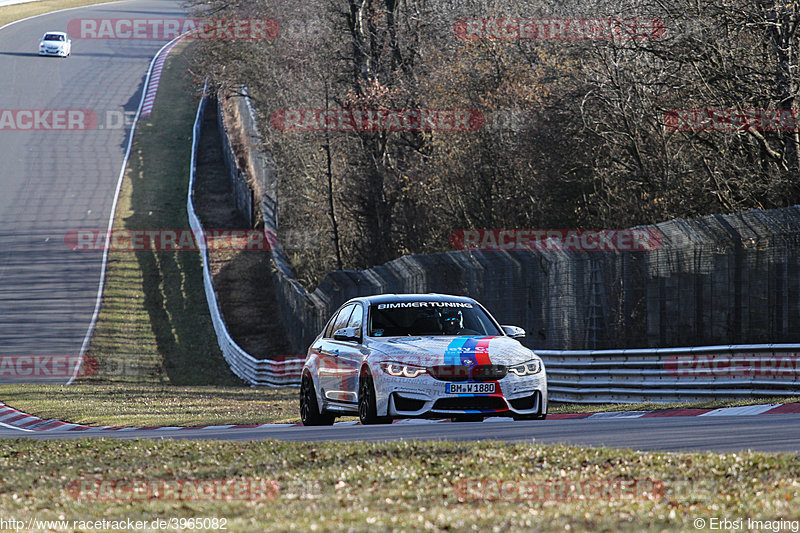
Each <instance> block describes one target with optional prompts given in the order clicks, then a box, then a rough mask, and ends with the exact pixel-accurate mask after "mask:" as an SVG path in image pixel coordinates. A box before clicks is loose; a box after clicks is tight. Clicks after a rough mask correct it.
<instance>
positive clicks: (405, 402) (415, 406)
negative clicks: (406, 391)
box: [392, 392, 425, 412]
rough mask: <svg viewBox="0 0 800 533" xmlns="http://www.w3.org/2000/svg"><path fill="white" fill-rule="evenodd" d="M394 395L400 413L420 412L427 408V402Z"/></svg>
mask: <svg viewBox="0 0 800 533" xmlns="http://www.w3.org/2000/svg"><path fill="white" fill-rule="evenodd" d="M392 394H393V395H394V406H395V408H396V409H397V410H398V411H408V412H410V411H419V410H420V409H422V408H423V407H424V406H425V400H417V399H415V398H406V397H404V396H400V395H399V394H397V393H396V392H393V393H392Z"/></svg>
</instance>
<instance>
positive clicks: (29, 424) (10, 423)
mask: <svg viewBox="0 0 800 533" xmlns="http://www.w3.org/2000/svg"><path fill="white" fill-rule="evenodd" d="M770 414H800V403H784V404H781V403H777V404H764V405H745V406H741V407H722V408H719V409H683V408H673V409H656V410H651V411H607V412H602V413H554V414H550V415H547V420H568V419H570V420H571V419H585V420H596V419H609V418H663V417H686V416H695V417H700V416H753V415H770ZM506 420H508V418H503V417H492V418H487V419H486V420H484V422H483V423H485V424H488V423H492V422H496V421H499V422H502V421H506ZM448 422H450V420H425V419H404V420H397V421H395V422H394V423H395V424H403V425H407V424H441V423H448ZM334 425H335V426H356V425H360V424H359V422H357V421H346V422H337V423H335V424H334ZM0 426H5V427H8V428H13V429H18V430H20V431H26V432H45V431H55V430H58V431H76V432H89V433H97V432H131V431H141V430H147V431H154V430H155V431H161V430H163V431H167V430H183V429H189V430H204V429H205V430H215V431H218V430H232V431H236V430H239V429H264V428H274V429H278V428H294V427H303V425H302V424H223V425H210V426H185V427H184V426H140V427H127V426H87V425H84V424H73V423H70V422H65V421H63V420H56V419H48V420H45V419H42V418H39V417H38V416H34V415H30V414H28V413H24V412H22V411H20V410H18V409H14V408H13V407H9V406H8V405H6V404H4V403H2V402H0Z"/></svg>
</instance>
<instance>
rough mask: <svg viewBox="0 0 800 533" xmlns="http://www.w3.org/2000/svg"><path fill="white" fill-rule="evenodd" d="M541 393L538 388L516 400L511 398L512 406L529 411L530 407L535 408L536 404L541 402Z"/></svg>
mask: <svg viewBox="0 0 800 533" xmlns="http://www.w3.org/2000/svg"><path fill="white" fill-rule="evenodd" d="M540 394H541V393H540V392H539V391H538V390H537V391H536V392H534V393H533V394H531V395H530V396H523V397H522V398H517V399H516V400H509V403H510V404H511V407H513V408H514V409H517V410H518V411H527V410H528V409H533V408H534V407H536V404H537V403H539V395H540Z"/></svg>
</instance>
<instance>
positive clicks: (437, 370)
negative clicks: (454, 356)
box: [428, 365, 469, 381]
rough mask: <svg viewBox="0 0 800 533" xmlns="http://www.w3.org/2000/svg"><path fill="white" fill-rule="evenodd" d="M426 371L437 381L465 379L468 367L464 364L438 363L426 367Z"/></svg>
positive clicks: (466, 378) (467, 375)
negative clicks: (437, 364)
mask: <svg viewBox="0 0 800 533" xmlns="http://www.w3.org/2000/svg"><path fill="white" fill-rule="evenodd" d="M428 373H429V374H430V375H431V376H433V377H434V378H436V379H438V380H439V381H467V380H468V379H469V367H468V366H464V365H439V366H431V367H428Z"/></svg>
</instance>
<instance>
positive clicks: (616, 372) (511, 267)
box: [215, 98, 800, 403]
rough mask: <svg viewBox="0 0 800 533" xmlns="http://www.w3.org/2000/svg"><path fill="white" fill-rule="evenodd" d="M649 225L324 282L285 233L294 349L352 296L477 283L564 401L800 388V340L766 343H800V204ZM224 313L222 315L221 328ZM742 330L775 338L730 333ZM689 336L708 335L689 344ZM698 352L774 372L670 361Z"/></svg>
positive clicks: (248, 110) (272, 195)
mask: <svg viewBox="0 0 800 533" xmlns="http://www.w3.org/2000/svg"><path fill="white" fill-rule="evenodd" d="M235 105H237V106H238V107H239V110H238V112H239V114H240V115H241V116H243V117H249V118H248V120H247V121H243V122H246V123H245V127H246V128H248V132H247V134H246V136H245V137H246V138H247V139H250V142H251V143H253V144H252V147H251V148H252V150H251V153H253V154H259V153H260V152H259V151H258V146H260V141H259V140H258V136H257V125H256V123H255V116H256V115H255V112H254V110H253V108H252V106H251V103H250V101H249V99H247V98H238V99H237V100H236V102H235ZM258 157H259V158H261V160H260V162H259V163H258V164H256V165H254V166H255V167H256V176H255V178H256V180H257V182H258V184H259V187H260V189H261V192H262V195H261V199H260V200H261V205H260V208H261V214H262V217H263V221H264V228H265V230H266V231H271V232H273V234H277V232H278V219H277V194H278V191H277V179H276V168H275V164H274V162H272V160H271V159H270V158H269V156H266V155H263V154H260V155H259V156H258ZM642 229H647V230H649V231H657V232H660V234H661V235H662V236H663V245H662V246H661V247H660V248H658V249H656V250H652V251H634V252H631V251H628V252H577V251H450V252H442V253H437V254H428V255H411V256H404V257H401V258H399V259H396V260H394V261H390V262H388V263H386V264H384V265H379V266H375V267H372V268H369V269H366V270H362V271H357V272H356V271H335V272H331V273H329V274H328V275H327V277H326V278H325V279H324V280H323V281H322V282H321V283H320V285H319V287H317V289H316V290H315V291H314V292H312V293H309V292H307V291H306V290H305V289H304V288H303V287H302V286H301V285H300V284H299V283H298V282H297V280H296V279H295V278H294V275H293V273H292V269H291V266H290V264H289V261H288V260H287V258H286V255H285V253H284V252H283V249H282V248H281V246H280V243H276V245H275V246H274V247H273V249H272V256H273V260H274V262H275V265H276V267H277V269H276V275H277V278H278V279H277V283H276V288H277V295H278V299H279V305H280V309H281V317H280V318H281V320H282V322H283V324H284V326H285V327H286V330H287V332H288V334H289V338H290V342H291V344H292V346H293V349H294V351H295V353H298V354H302V353H305V350H306V348H307V346H308V345H309V344H310V342H311V341H312V340H313V338H314V337H315V336H316V335H317V334H318V333H319V331H320V330H321V329H322V327H323V325H324V323H325V321H326V320H327V319H328V317H330V315H331V314H332V313H333V311H334V310H335V309H336V308H337V307H338V306H339V305H341V304H342V303H343V302H345V301H346V300H348V299H349V298H352V297H355V296H362V295H369V294H376V293H406V292H411V293H414V292H441V293H449V294H462V295H469V296H472V297H474V298H476V299H478V300H479V301H481V302H482V303H484V304H485V305H486V307H487V308H489V309H490V310H491V311H492V312H493V313H494V314H495V316H497V317H498V319H500V321H501V322H502V323H506V324H515V325H520V326H523V327H524V328H525V329H526V330H527V331H528V337H527V339H525V341H524V342H525V344H526V345H527V346H528V347H530V348H532V349H534V350H536V352H537V353H539V354H540V355H541V356H542V358H543V359H544V360H545V364H546V367H547V369H548V383H549V389H550V398H551V399H552V400H555V401H568V402H586V403H590V402H606V401H675V400H679V399H684V400H688V399H706V398H709V397H726V396H747V395H794V394H798V393H800V387H798V385H800V381H798V380H797V374H796V373H794V372H793V371H792V372H789V370H791V369H783V370H781V372H779V373H770V371H769V369H770V368H771V367H770V365H778V364H785V362H786V361H795V359H796V354H797V353H800V344H781V345H777V344H764V343H767V342H774V341H778V340H780V341H782V342H785V343H792V342H798V341H800V268H799V267H800V207H798V206H793V207H788V208H784V209H775V210H769V211H759V210H754V211H749V212H746V213H739V214H734V215H724V216H721V215H714V216H708V217H702V218H698V219H693V220H673V221H669V222H665V223H662V224H658V225H655V226H648V227H644V228H642ZM217 314H218V312H217ZM218 322H220V323H222V322H221V318H220V319H219V320H217V319H215V327H216V325H217V323H218ZM226 335H227V333H226ZM226 342H227V341H226ZM230 342H231V343H232V341H230ZM737 342H753V343H762V344H754V345H735V344H731V343H737ZM687 344H689V345H697V346H701V347H698V348H678V347H676V346H686V345H687ZM703 345H709V346H703ZM643 346H644V347H648V348H641V347H643ZM670 346H673V347H672V348H669V347H670ZM611 347H613V348H614V349H608V348H611ZM604 348H605V349H604ZM229 351H230V355H228V354H226V358H228V357H229V356H230V359H229V361H230V360H234V361H235V362H234V363H232V365H234V364H235V365H238V367H239V368H244V367H247V368H250V367H252V368H255V366H254V365H256V364H257V363H254V362H253V361H252V358H250V357H249V356H247V354H239V353H238V352H236V351H235V350H232V351H231V350H229ZM697 354H714V355H715V359H714V360H713V361H711V363H709V364H717V365H718V366H719V361H728V363H729V365H730V361H735V362H736V364H742V365H745V367H746V365H747V364H748V361H750V363H752V362H753V361H756V360H757V361H760V362H762V363H763V364H764V365H765V368H766V371H765V373H761V374H753V375H751V376H749V377H748V376H747V375H737V374H731V373H730V372H729V373H728V374H725V373H724V372H723V373H722V374H720V371H719V368H716V369H715V370H714V371H710V370H709V371H707V372H706V371H705V369H704V368H703V367H700V368H699V369H696V371H688V370H687V369H686V368H683V367H681V368H680V369H679V370H680V372H678V370H676V369H672V368H670V367H669V365H670V364H671V363H670V358H681V357H693V356H696V355H697ZM742 354H750V355H751V356H752V357H751V358H750V359H748V358H747V357H745V358H742ZM245 356H246V357H245ZM726 358H727V359H726ZM753 358H755V359H753ZM676 360H679V359H676ZM240 361H246V363H244V362H240ZM298 361H299V360H298ZM284 364H287V363H286V362H284ZM294 364H297V363H294ZM792 364H793V363H792ZM248 365H249V366H248ZM793 368H794V367H793ZM684 370H687V372H684V373H681V372H683V371H684ZM240 371H241V372H242V374H240V375H243V374H244V371H243V370H240ZM248 371H251V370H248ZM272 371H273V374H274V373H275V371H274V370H272ZM252 372H256V373H258V372H267V371H266V370H258V369H256V370H252ZM237 373H239V371H237ZM284 377H285V376H284ZM285 379H286V380H287V381H289V379H288V378H285ZM251 382H256V381H251Z"/></svg>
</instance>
